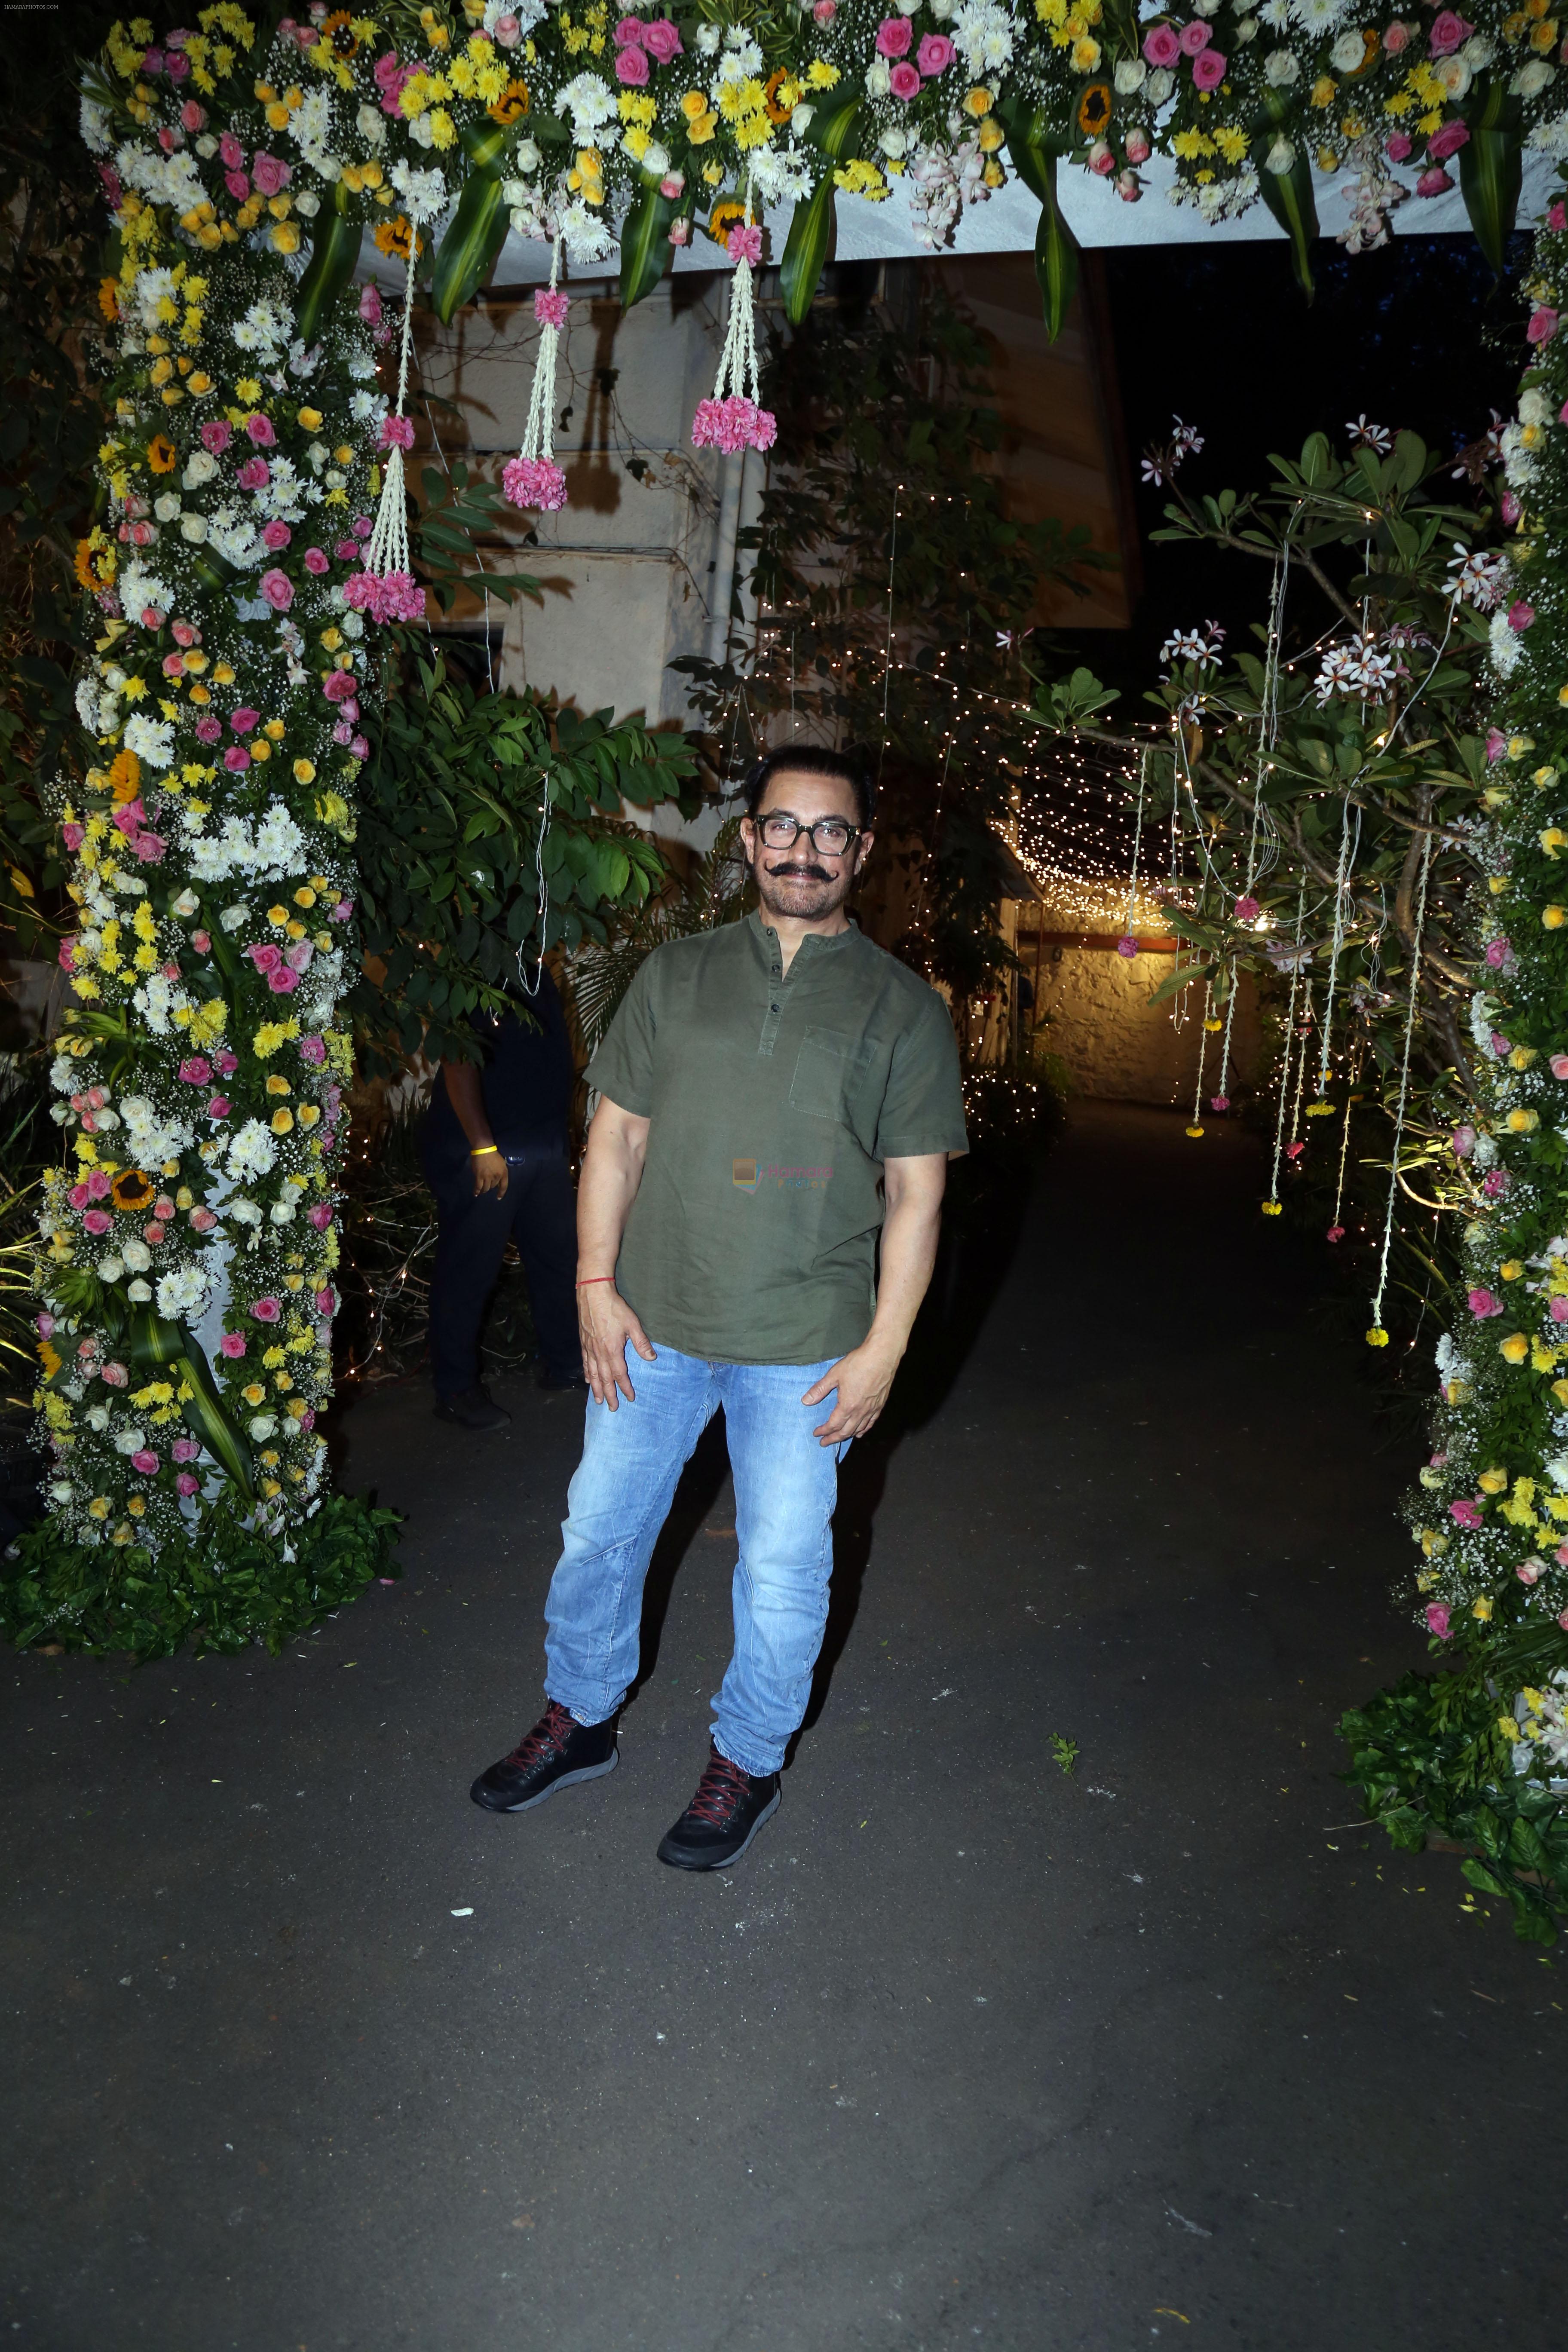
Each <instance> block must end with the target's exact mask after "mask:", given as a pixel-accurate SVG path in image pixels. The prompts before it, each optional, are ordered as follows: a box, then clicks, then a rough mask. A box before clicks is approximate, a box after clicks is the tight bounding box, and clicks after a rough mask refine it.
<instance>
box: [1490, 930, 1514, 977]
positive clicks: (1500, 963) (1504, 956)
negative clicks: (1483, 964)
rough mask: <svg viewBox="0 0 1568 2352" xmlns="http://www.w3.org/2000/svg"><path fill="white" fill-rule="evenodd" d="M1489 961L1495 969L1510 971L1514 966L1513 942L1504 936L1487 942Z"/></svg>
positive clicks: (1492, 968) (1493, 969)
mask: <svg viewBox="0 0 1568 2352" xmlns="http://www.w3.org/2000/svg"><path fill="white" fill-rule="evenodd" d="M1487 962H1488V964H1489V966H1490V968H1491V970H1492V971H1511V969H1512V967H1513V946H1512V942H1511V941H1510V940H1506V939H1503V938H1498V939H1495V940H1488V942H1487Z"/></svg>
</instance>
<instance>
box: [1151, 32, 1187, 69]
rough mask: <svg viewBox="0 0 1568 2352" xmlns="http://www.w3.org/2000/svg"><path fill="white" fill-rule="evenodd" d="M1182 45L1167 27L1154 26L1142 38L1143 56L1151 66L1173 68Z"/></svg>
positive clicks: (1180, 52)
mask: <svg viewBox="0 0 1568 2352" xmlns="http://www.w3.org/2000/svg"><path fill="white" fill-rule="evenodd" d="M1181 54H1182V45H1181V43H1180V42H1179V41H1178V40H1177V38H1176V36H1175V34H1174V33H1173V31H1172V29H1171V27H1170V26H1169V25H1155V26H1152V28H1151V30H1150V31H1148V32H1147V33H1145V34H1144V36H1143V55H1144V56H1145V57H1146V58H1147V59H1148V60H1149V63H1150V64H1151V65H1152V66H1173V65H1174V64H1175V62H1176V59H1177V58H1179V57H1180V56H1181Z"/></svg>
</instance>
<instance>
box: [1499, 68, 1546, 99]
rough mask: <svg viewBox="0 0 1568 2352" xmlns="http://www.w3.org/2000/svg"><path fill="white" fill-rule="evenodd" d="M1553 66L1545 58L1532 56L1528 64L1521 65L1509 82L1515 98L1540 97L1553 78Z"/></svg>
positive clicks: (1511, 92)
mask: <svg viewBox="0 0 1568 2352" xmlns="http://www.w3.org/2000/svg"><path fill="white" fill-rule="evenodd" d="M1551 79H1552V68H1551V67H1550V66H1549V65H1548V64H1547V63H1546V61H1545V59H1544V58H1531V60H1530V63H1529V64H1528V65H1524V66H1521V68H1520V69H1519V71H1518V72H1517V73H1516V74H1515V76H1514V78H1513V79H1512V80H1511V81H1510V84H1509V90H1510V94H1511V95H1512V96H1513V97H1515V98H1539V97H1540V95H1541V93H1542V90H1543V89H1545V88H1546V85H1547V83H1548V82H1549V81H1550V80H1551Z"/></svg>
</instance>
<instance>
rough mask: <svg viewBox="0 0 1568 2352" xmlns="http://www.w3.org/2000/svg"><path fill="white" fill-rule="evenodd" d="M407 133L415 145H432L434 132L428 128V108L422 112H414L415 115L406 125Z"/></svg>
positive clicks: (434, 138) (434, 142)
mask: <svg viewBox="0 0 1568 2352" xmlns="http://www.w3.org/2000/svg"><path fill="white" fill-rule="evenodd" d="M408 135H409V137H410V138H411V139H412V140H413V142H414V143H415V145H416V147H434V145H435V144H436V134H435V132H434V131H432V130H431V128H430V114H429V110H428V109H426V111H425V112H424V113H423V114H416V116H415V118H414V120H413V121H412V122H411V123H410V124H409V126H408Z"/></svg>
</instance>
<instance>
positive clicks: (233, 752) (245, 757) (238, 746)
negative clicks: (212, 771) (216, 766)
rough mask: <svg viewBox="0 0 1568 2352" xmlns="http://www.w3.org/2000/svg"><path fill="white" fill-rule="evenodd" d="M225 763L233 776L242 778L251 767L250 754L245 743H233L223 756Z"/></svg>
mask: <svg viewBox="0 0 1568 2352" xmlns="http://www.w3.org/2000/svg"><path fill="white" fill-rule="evenodd" d="M223 763H224V766H225V767H226V769H227V770H228V772H229V774H230V775H231V776H240V775H243V774H244V773H245V771H246V769H247V768H248V767H249V765H250V754H249V752H248V751H247V750H246V748H245V746H244V744H243V743H231V744H230V745H229V747H228V749H227V751H226V752H225V753H224V755H223Z"/></svg>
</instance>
